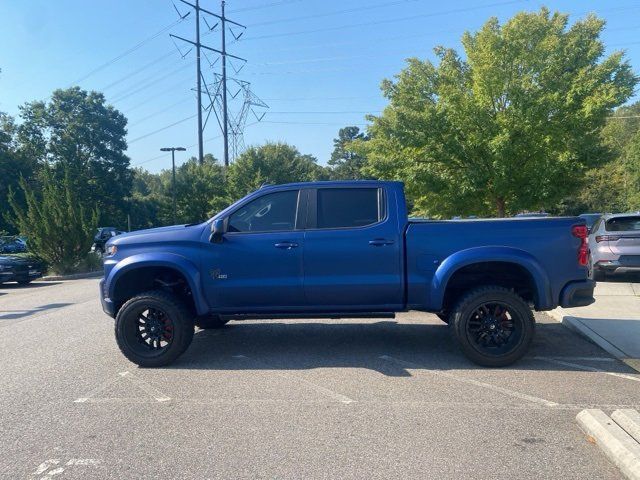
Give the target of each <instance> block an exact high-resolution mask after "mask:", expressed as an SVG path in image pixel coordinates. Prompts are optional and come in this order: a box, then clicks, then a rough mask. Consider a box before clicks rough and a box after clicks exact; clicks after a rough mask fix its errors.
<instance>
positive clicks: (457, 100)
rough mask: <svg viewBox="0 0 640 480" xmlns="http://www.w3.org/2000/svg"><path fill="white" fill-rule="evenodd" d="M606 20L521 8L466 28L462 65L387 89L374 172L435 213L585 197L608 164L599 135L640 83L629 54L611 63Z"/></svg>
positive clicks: (426, 71)
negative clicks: (586, 178)
mask: <svg viewBox="0 0 640 480" xmlns="http://www.w3.org/2000/svg"><path fill="white" fill-rule="evenodd" d="M603 26H604V22H603V21H602V20H600V19H598V18H597V17H595V16H593V15H590V16H588V17H586V18H585V19H584V20H580V21H577V22H575V23H574V24H572V25H571V26H568V16H567V15H563V14H560V13H554V14H551V13H550V12H549V11H548V10H547V9H545V8H543V9H541V10H540V11H539V12H537V13H519V14H517V15H515V16H514V17H513V18H512V19H510V20H508V21H507V22H506V23H505V24H504V25H500V23H499V22H498V20H497V19H496V18H491V19H490V20H489V21H488V22H487V23H486V24H485V25H484V26H483V27H482V28H481V29H480V30H479V31H478V32H475V33H468V32H467V33H465V34H464V36H463V38H462V44H463V47H464V50H465V56H464V58H463V57H461V56H460V55H458V54H457V53H456V52H455V51H454V50H452V49H446V48H443V47H438V48H436V49H435V53H436V55H437V57H438V59H439V63H438V64H433V63H431V62H430V61H420V60H418V59H415V58H414V59H409V60H408V66H407V67H406V68H405V69H404V70H403V71H402V72H401V73H400V74H399V75H397V77H396V79H395V80H393V81H391V80H385V81H384V82H383V83H382V90H383V93H384V95H385V96H386V97H387V98H388V99H389V101H390V104H389V105H388V107H387V108H385V110H384V112H383V114H382V115H381V116H380V117H371V121H372V122H373V125H372V126H371V127H370V128H369V130H368V131H369V135H370V137H371V138H370V140H369V141H367V142H363V143H362V144H361V145H360V147H361V148H362V151H363V153H365V154H366V155H367V158H368V163H367V166H366V169H365V171H366V172H367V173H369V174H372V175H374V176H377V177H382V178H397V179H402V180H404V181H405V182H406V184H407V192H408V194H409V196H410V198H411V200H413V201H415V205H416V210H417V213H422V214H427V215H430V216H441V217H442V216H450V215H453V214H462V215H467V214H479V215H486V214H497V215H498V216H504V215H507V214H510V213H513V212H517V211H519V210H525V209H526V210H538V209H543V208H545V207H548V206H552V205H555V204H557V203H558V202H559V201H560V200H561V199H563V198H566V197H567V196H570V195H571V194H573V193H575V192H576V190H577V188H578V186H579V185H580V184H581V181H582V178H583V174H584V172H585V171H586V170H587V169H589V168H591V167H595V166H597V165H598V164H599V163H600V162H602V161H603V160H606V158H607V152H606V149H605V147H603V145H602V142H601V138H600V135H599V132H600V131H601V129H602V127H603V126H604V124H605V122H606V117H607V116H608V115H610V113H611V110H612V109H613V108H614V107H616V106H618V105H620V104H622V103H623V102H624V101H625V100H626V99H627V98H629V96H630V95H631V94H632V92H633V88H634V86H635V85H636V83H637V81H638V79H637V78H636V77H635V76H634V75H633V73H632V71H631V68H630V66H629V64H628V63H627V62H626V61H625V60H624V58H623V53H622V52H615V53H613V54H611V55H610V56H608V57H604V46H603V44H602V42H601V41H600V38H599V37H600V33H601V31H602V28H603Z"/></svg>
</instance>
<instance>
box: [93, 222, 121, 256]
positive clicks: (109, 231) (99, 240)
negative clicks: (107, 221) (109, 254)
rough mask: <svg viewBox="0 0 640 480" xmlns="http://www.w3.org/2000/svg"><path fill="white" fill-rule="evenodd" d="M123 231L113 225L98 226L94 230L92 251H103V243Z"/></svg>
mask: <svg viewBox="0 0 640 480" xmlns="http://www.w3.org/2000/svg"><path fill="white" fill-rule="evenodd" d="M123 233H125V232H123V231H121V230H116V229H115V228H114V227H99V228H98V229H97V230H96V234H95V236H94V237H93V245H92V246H91V251H92V252H97V253H104V245H105V243H107V241H108V240H110V239H111V238H113V237H115V236H117V235H121V234H123Z"/></svg>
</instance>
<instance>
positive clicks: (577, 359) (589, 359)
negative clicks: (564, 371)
mask: <svg viewBox="0 0 640 480" xmlns="http://www.w3.org/2000/svg"><path fill="white" fill-rule="evenodd" d="M525 358H533V359H534V360H546V359H549V358H553V359H555V360H562V361H565V362H617V360H616V359H615V358H611V357H525Z"/></svg>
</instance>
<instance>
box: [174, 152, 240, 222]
mask: <svg viewBox="0 0 640 480" xmlns="http://www.w3.org/2000/svg"><path fill="white" fill-rule="evenodd" d="M162 184H163V191H164V202H163V215H164V218H165V222H166V223H171V222H172V209H171V172H170V171H169V170H166V171H165V172H163V175H162ZM227 202H228V200H227V193H226V188H225V178H224V168H223V167H222V166H221V165H220V163H219V162H218V161H217V160H216V159H215V158H214V157H213V155H211V154H207V155H205V156H204V158H203V163H202V165H200V164H199V163H198V159H197V158H195V157H192V158H190V159H189V160H187V161H186V162H184V163H183V164H182V165H180V166H179V167H178V168H177V169H176V207H177V208H176V210H177V216H176V217H177V221H178V223H195V222H202V221H204V220H206V219H207V218H210V217H212V216H213V214H214V213H215V212H217V211H219V210H221V209H222V208H224V207H225V206H226V205H227V204H228V203H227Z"/></svg>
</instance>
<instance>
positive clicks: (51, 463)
mask: <svg viewBox="0 0 640 480" xmlns="http://www.w3.org/2000/svg"><path fill="white" fill-rule="evenodd" d="M99 464H100V460H96V459H95V458H72V459H70V460H69V461H67V462H66V463H65V464H64V467H59V466H58V465H60V459H58V458H51V459H49V460H45V461H44V462H42V463H41V464H40V465H38V468H37V469H36V471H35V472H33V474H32V475H36V476H38V475H42V477H40V480H45V479H48V478H52V477H55V476H57V475H60V474H61V473H64V471H65V467H96V466H98V465H99ZM53 467H55V468H53Z"/></svg>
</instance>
